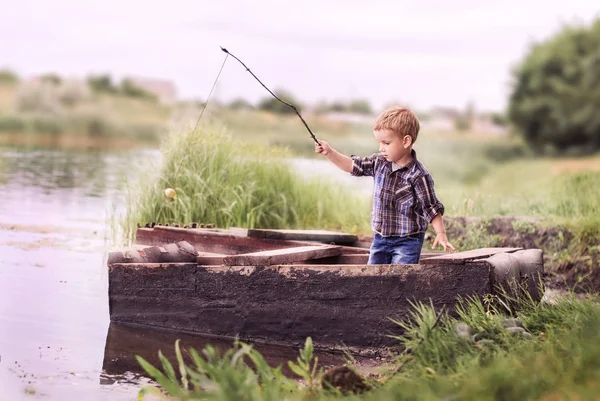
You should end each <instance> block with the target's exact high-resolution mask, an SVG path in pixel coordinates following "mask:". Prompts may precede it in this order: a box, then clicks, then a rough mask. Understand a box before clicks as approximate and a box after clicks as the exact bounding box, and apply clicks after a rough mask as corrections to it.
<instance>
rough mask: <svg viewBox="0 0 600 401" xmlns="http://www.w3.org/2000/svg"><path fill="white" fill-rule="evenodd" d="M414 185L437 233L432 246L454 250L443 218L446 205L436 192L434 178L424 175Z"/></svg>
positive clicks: (424, 210)
mask: <svg viewBox="0 0 600 401" xmlns="http://www.w3.org/2000/svg"><path fill="white" fill-rule="evenodd" d="M413 186H414V189H415V194H416V195H417V198H418V200H419V202H420V203H421V205H422V206H423V213H424V214H425V218H426V219H427V221H429V222H430V223H431V225H432V227H433V229H434V230H435V233H436V237H435V241H434V242H433V246H432V248H435V247H436V246H437V245H441V246H442V247H444V251H446V248H448V249H449V250H450V252H454V246H452V244H451V243H449V242H448V237H447V236H446V229H445V227H444V220H443V218H442V216H443V215H444V205H443V204H442V202H440V200H439V199H438V198H437V196H436V194H435V190H434V185H433V178H431V175H429V174H425V175H422V176H420V177H418V178H417V179H416V180H415V181H414V183H413Z"/></svg>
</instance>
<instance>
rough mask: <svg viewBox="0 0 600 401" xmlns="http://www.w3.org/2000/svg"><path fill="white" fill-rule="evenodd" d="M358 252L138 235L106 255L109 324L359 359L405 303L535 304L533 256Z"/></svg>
mask: <svg viewBox="0 0 600 401" xmlns="http://www.w3.org/2000/svg"><path fill="white" fill-rule="evenodd" d="M368 253H369V249H368V245H367V244H365V243H361V242H360V241H359V240H358V238H357V237H356V236H354V235H350V234H345V233H338V232H331V231H305V230H247V229H237V228H232V229H228V230H224V229H218V228H212V227H209V228H206V227H195V226H193V227H173V226H171V227H169V226H154V225H152V226H151V227H150V226H147V227H142V228H138V230H137V233H136V241H135V245H134V246H133V247H131V248H129V249H125V250H116V251H115V252H111V253H110V254H109V257H108V268H109V303H110V305H109V307H110V319H111V321H112V322H116V323H119V324H129V325H142V326H146V327H153V328H160V329H167V330H174V331H177V332H180V333H198V334H202V335H205V336H208V337H218V338H234V337H237V338H240V339H241V340H244V341H251V342H265V343H271V344H282V345H290V346H301V345H302V344H303V342H304V341H305V339H306V337H309V336H310V337H312V339H313V341H314V343H315V345H316V346H317V347H319V348H322V349H332V350H333V349H342V348H345V349H351V350H356V351H363V352H364V353H368V352H370V351H373V350H376V349H384V348H385V347H388V346H392V345H394V344H396V343H397V342H396V341H395V340H394V339H393V338H391V337H390V336H389V335H390V334H398V332H399V328H398V326H397V325H396V324H395V323H393V322H392V321H391V319H390V318H392V319H403V318H406V317H407V314H408V313H409V312H410V310H411V309H412V305H411V303H414V302H419V301H421V302H426V303H429V302H431V303H432V304H433V305H434V307H435V308H442V307H444V308H445V309H446V310H448V311H452V310H453V309H454V306H455V305H456V303H457V301H458V299H459V298H460V297H463V298H464V297H471V296H476V297H483V296H485V295H486V294H499V293H500V292H502V293H509V294H513V295H516V293H518V292H526V293H527V294H528V296H530V297H531V298H532V299H534V300H538V301H539V300H540V299H541V297H542V295H543V294H542V293H543V289H542V285H541V283H542V278H541V275H542V273H543V260H542V252H541V250H539V249H521V248H481V249H474V250H470V251H465V252H457V253H454V254H447V253H441V252H432V251H425V250H424V252H423V254H422V256H421V260H420V262H419V264H416V265H367V260H368Z"/></svg>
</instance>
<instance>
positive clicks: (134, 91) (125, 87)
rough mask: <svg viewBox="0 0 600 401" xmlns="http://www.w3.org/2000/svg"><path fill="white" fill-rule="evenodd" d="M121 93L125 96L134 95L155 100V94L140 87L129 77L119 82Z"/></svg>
mask: <svg viewBox="0 0 600 401" xmlns="http://www.w3.org/2000/svg"><path fill="white" fill-rule="evenodd" d="M121 93H123V95H125V96H129V97H136V98H140V99H148V100H152V101H156V96H154V95H153V94H152V93H150V92H148V91H146V90H144V89H142V88H140V87H139V86H138V85H136V84H135V83H134V82H133V81H132V80H130V79H124V80H123V81H122V82H121Z"/></svg>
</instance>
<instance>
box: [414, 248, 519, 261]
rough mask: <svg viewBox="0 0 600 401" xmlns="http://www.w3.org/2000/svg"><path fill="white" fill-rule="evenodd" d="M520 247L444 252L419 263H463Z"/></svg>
mask: <svg viewBox="0 0 600 401" xmlns="http://www.w3.org/2000/svg"><path fill="white" fill-rule="evenodd" d="M520 249H522V248H479V249H473V250H471V251H464V252H456V253H445V254H443V255H441V256H432V257H428V258H424V259H423V258H422V259H421V261H420V262H419V263H421V264H423V265H432V264H441V263H454V264H456V263H458V264H463V263H465V262H466V261H469V260H474V259H481V258H488V257H490V256H492V255H495V254H497V253H503V252H515V251H518V250H520Z"/></svg>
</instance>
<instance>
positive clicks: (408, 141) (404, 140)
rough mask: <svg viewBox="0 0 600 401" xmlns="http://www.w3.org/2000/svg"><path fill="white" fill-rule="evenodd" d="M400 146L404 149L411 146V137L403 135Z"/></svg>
mask: <svg viewBox="0 0 600 401" xmlns="http://www.w3.org/2000/svg"><path fill="white" fill-rule="evenodd" d="M402 145H403V146H404V147H405V148H408V147H409V146H410V145H412V137H411V136H410V135H404V138H402Z"/></svg>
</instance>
